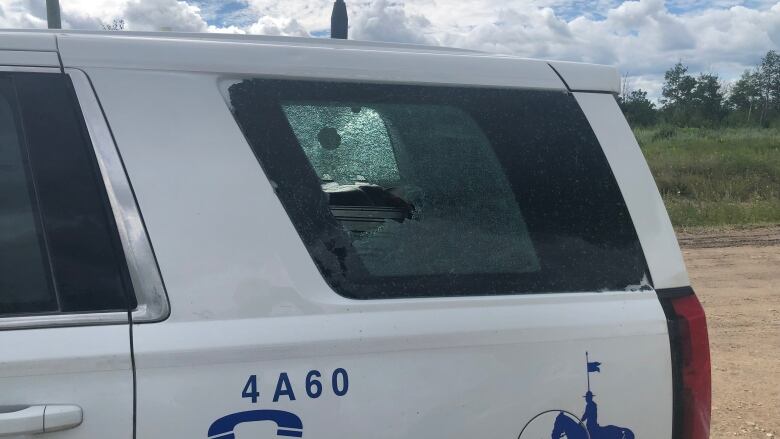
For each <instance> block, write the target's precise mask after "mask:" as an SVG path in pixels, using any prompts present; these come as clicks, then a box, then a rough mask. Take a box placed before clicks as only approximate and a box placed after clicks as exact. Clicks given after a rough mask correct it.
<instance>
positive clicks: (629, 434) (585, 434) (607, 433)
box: [518, 352, 634, 439]
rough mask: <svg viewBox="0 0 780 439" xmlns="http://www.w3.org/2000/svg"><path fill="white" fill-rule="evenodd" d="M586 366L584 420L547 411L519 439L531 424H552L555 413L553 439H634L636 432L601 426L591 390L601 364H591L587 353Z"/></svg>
mask: <svg viewBox="0 0 780 439" xmlns="http://www.w3.org/2000/svg"><path fill="white" fill-rule="evenodd" d="M585 364H586V372H587V376H588V390H587V392H585V412H584V413H583V414H582V419H580V418H578V417H577V416H576V415H574V414H572V413H570V412H567V411H566V410H547V411H545V412H542V413H539V414H538V415H536V416H534V417H533V419H531V420H530V421H528V423H527V424H526V425H525V426H524V427H523V430H522V431H521V432H520V435H519V436H518V439H520V437H522V436H523V432H524V431H525V430H526V429H527V428H528V426H529V425H530V424H531V423H534V424H535V425H538V422H534V421H536V420H537V419H538V420H539V421H540V422H545V420H546V422H550V420H551V419H552V416H555V413H557V416H555V419H554V421H553V422H552V424H553V425H552V432H551V433H550V437H551V438H552V439H562V438H566V439H634V432H633V431H631V430H630V429H628V428H626V427H618V426H615V425H605V426H601V425H599V422H598V405H596V401H595V400H594V399H593V397H594V396H596V395H594V394H593V392H592V391H591V390H590V374H591V373H600V372H601V363H600V362H598V361H594V362H591V361H590V358H589V356H588V353H587V352H585ZM546 425H550V424H549V423H548V424H546Z"/></svg>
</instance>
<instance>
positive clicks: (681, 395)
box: [659, 289, 712, 439]
mask: <svg viewBox="0 0 780 439" xmlns="http://www.w3.org/2000/svg"><path fill="white" fill-rule="evenodd" d="M688 291H689V294H687V295H680V294H679V291H678V294H675V295H674V296H676V297H671V298H668V299H663V298H662V303H664V309H665V311H666V316H667V320H668V321H669V338H670V340H671V346H672V369H673V374H674V377H675V380H674V381H675V383H674V395H675V396H674V398H675V402H674V406H675V407H674V418H675V419H674V439H708V438H709V437H710V410H711V405H712V384H711V376H710V345H709V338H708V336H707V320H706V318H705V316H704V309H703V308H702V306H701V303H700V302H699V299H697V298H696V295H695V294H693V290H691V289H688ZM659 295H660V296H661V297H663V295H662V294H661V292H659Z"/></svg>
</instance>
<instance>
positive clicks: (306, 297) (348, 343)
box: [85, 68, 672, 439]
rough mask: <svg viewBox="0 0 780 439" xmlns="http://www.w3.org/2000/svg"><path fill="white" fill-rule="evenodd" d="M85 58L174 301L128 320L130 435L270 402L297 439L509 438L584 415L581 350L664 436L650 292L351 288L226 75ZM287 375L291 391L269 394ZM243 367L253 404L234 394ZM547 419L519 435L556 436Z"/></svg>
mask: <svg viewBox="0 0 780 439" xmlns="http://www.w3.org/2000/svg"><path fill="white" fill-rule="evenodd" d="M85 70H86V71H87V73H88V75H89V76H90V77H91V79H92V81H93V84H94V87H95V89H96V91H97V94H98V96H99V98H100V100H101V102H102V105H103V107H104V109H105V111H106V115H107V119H108V121H109V123H110V125H111V128H112V130H113V133H114V135H115V138H116V142H117V144H118V147H119V150H120V152H121V154H122V157H123V160H124V163H125V166H126V168H127V172H128V175H129V177H130V180H131V182H132V184H133V187H134V190H135V193H136V195H137V198H138V203H139V207H140V209H141V212H142V214H143V216H144V220H145V224H146V226H147V228H148V233H149V236H150V238H151V241H152V243H153V246H154V249H155V253H156V255H157V258H158V261H159V266H160V270H161V273H162V276H163V279H164V281H165V284H166V289H167V292H168V294H169V298H170V302H171V309H172V312H171V316H170V318H169V319H168V320H166V321H165V322H161V323H155V324H144V325H136V326H135V328H134V354H135V361H136V368H137V369H136V377H137V386H138V387H137V407H138V414H137V429H138V433H137V434H138V436H139V437H171V438H192V437H208V434H207V433H208V430H209V427H210V426H211V425H212V423H213V422H214V421H216V420H217V419H219V418H221V417H223V416H225V415H228V414H231V413H236V412H242V411H249V410H258V409H273V410H283V411H287V412H290V413H293V414H294V415H296V416H297V417H299V418H300V419H301V421H302V424H303V437H319V438H344V437H372V438H398V437H404V438H406V437H425V438H448V439H457V438H463V439H465V438H474V437H490V438H516V437H518V436H519V434H520V432H521V430H523V428H524V427H525V426H526V424H528V423H529V421H531V420H532V419H533V418H534V417H535V416H537V415H538V414H540V413H542V412H545V411H548V410H553V411H554V412H552V413H553V414H557V413H558V412H559V411H560V410H566V411H569V412H571V413H573V414H575V415H576V416H581V415H582V412H583V409H584V399H583V395H584V394H585V391H586V389H587V382H586V377H587V374H586V366H585V353H586V351H587V352H589V355H590V358H591V361H599V362H601V363H602V366H601V372H600V373H594V374H591V387H592V389H593V391H594V393H595V394H596V400H597V402H598V404H599V422H600V423H601V424H602V425H608V424H612V425H618V426H622V427H626V428H630V429H631V430H632V431H633V433H634V434H635V435H636V436H637V437H645V438H668V437H670V436H671V428H672V425H671V423H672V422H671V421H672V409H671V407H672V404H671V402H672V387H671V372H670V353H669V342H668V336H667V329H666V321H665V318H664V314H663V311H662V309H661V306H660V304H659V302H658V299H657V297H656V295H655V293H654V292H653V291H643V292H625V291H614V292H592V293H578V294H555V295H525V296H507V297H494V298H479V297H475V298H448V299H405V300H392V301H387V300H384V301H356V300H350V299H346V298H343V297H341V296H338V295H337V294H335V293H334V292H333V291H332V290H331V289H330V287H329V286H328V285H327V284H326V283H325V281H324V280H323V279H322V276H321V275H320V274H319V272H318V270H317V268H316V267H315V265H314V263H313V262H312V259H311V257H310V256H309V254H308V253H307V251H306V249H305V248H304V246H303V244H302V242H301V240H300V238H299V237H298V235H297V233H296V231H295V229H294V227H293V226H292V224H291V223H290V221H289V219H288V218H287V216H286V214H285V212H284V209H283V208H282V206H281V204H280V203H279V201H278V199H277V198H276V196H275V195H274V192H273V187H272V184H271V183H270V182H269V181H268V180H267V179H266V178H265V176H264V174H263V172H262V170H261V168H260V166H259V164H258V163H257V160H256V158H255V157H254V155H253V153H252V151H251V149H250V147H249V146H248V145H247V143H246V141H245V140H244V138H243V136H242V134H241V132H240V130H239V129H238V127H237V125H236V123H235V121H234V120H233V118H232V115H231V114H230V111H229V109H228V107H227V105H226V104H225V101H224V99H223V97H222V95H221V93H220V91H219V87H218V85H219V83H220V81H222V80H224V79H225V78H224V77H223V76H220V75H218V74H208V73H186V72H155V71H150V70H131V69H110V68H86V69H85ZM629 146H630V145H629ZM630 160H636V157H633V158H630ZM641 214H642V212H637V213H634V211H633V210H632V216H633V215H641ZM635 221H637V218H635ZM659 233H660V231H659ZM643 244H644V241H643ZM337 368H343V369H345V370H346V371H347V372H348V374H349V389H348V392H347V393H346V394H345V395H343V396H337V395H335V394H334V392H333V391H332V389H330V387H331V386H330V378H331V372H332V371H334V370H335V369H337ZM311 370H317V371H320V372H321V373H322V377H323V378H322V382H323V385H324V390H323V394H322V395H321V396H319V397H318V398H310V397H309V396H307V393H306V388H307V386H306V375H307V373H308V372H309V371H311ZM282 373H286V374H287V377H288V378H289V381H290V386H291V388H292V390H293V392H294V394H295V397H296V398H295V400H292V398H290V397H289V395H288V396H281V397H279V398H277V399H278V401H276V402H274V394H275V393H278V389H277V387H278V385H279V381H280V379H279V377H280V374H282ZM251 375H256V376H257V382H258V390H259V397H258V400H257V402H256V403H253V402H252V401H251V400H250V399H248V398H242V390H245V384H246V383H247V380H248V378H249V377H250V376H251ZM545 416H547V415H545ZM545 416H542V417H541V418H538V419H539V420H538V421H534V422H533V423H531V425H530V426H529V427H528V430H526V433H524V434H523V438H525V437H528V438H538V437H548V436H549V435H550V432H551V430H552V428H553V425H552V423H553V419H552V418H551V417H550V416H547V417H545ZM238 430H240V432H239V431H238ZM238 430H237V437H238V438H241V437H254V436H250V434H260V433H263V434H268V435H269V436H268V437H273V434H274V432H275V430H274V427H273V426H271V425H270V424H268V423H254V424H252V425H248V424H247V425H242V426H240V427H238ZM242 435H243V436H242Z"/></svg>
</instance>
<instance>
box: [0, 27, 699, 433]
mask: <svg viewBox="0 0 780 439" xmlns="http://www.w3.org/2000/svg"><path fill="white" fill-rule="evenodd" d="M618 89H619V76H618V74H617V72H616V70H614V69H612V68H608V67H603V66H594V65H585V64H574V63H560V62H543V61H536V60H527V59H519V58H514V57H507V56H496V55H490V54H484V53H478V52H468V51H462V50H455V49H445V48H434V47H421V46H408V45H390V44H379V43H361V42H355V41H333V40H322V39H292V38H272V37H254V36H233V35H230V36H228V35H195V34H175V33H165V34H154V33H125V32H122V33H99V32H94V33H90V32H65V31H57V32H48V31H5V32H1V33H0V224H2V227H0V329H2V331H0V389H1V390H0V435H16V437H31V435H34V434H39V433H46V435H45V437H47V438H51V439H60V438H62V439H66V438H95V439H97V438H125V439H129V438H181V439H184V438H204V439H207V438H210V439H233V438H238V439H242V438H245V439H246V438H266V437H267V438H272V437H277V436H282V437H308V438H324V439H331V438H332V439H336V438H338V439H343V438H375V439H383V438H387V439H390V438H444V439H466V438H469V439H471V438H491V439H492V438H496V439H498V438H501V439H515V438H521V439H538V438H542V437H545V438H546V437H552V438H554V439H559V438H563V437H566V438H567V439H580V438H589V439H631V438H635V437H636V438H645V439H659V438H668V439H672V438H673V439H705V438H707V437H708V430H709V416H710V365H709V348H708V342H707V328H706V323H705V319H704V313H703V311H702V308H701V306H700V304H699V302H698V300H697V299H696V296H695V295H694V294H693V291H692V289H691V287H690V283H689V280H688V276H687V274H686V271H685V267H684V264H683V260H682V257H681V254H680V250H679V248H678V245H677V241H676V239H675V235H674V231H673V229H672V226H671V224H670V222H669V218H668V216H667V214H666V211H665V209H664V205H663V202H662V200H661V197H660V196H659V194H658V191H657V189H656V186H655V184H654V182H653V179H652V176H651V175H650V172H649V170H648V167H647V165H646V164H645V161H644V159H643V157H642V153H641V151H640V150H639V147H638V145H637V143H636V141H635V139H634V137H633V135H632V132H631V130H630V129H629V127H628V125H627V124H626V121H625V119H624V118H623V116H622V114H621V112H620V109H619V108H618V105H617V103H616V101H615V98H614V94H615V93H617V92H618ZM36 437H37V436H36Z"/></svg>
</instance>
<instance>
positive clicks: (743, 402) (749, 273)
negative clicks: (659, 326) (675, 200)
mask: <svg viewBox="0 0 780 439" xmlns="http://www.w3.org/2000/svg"><path fill="white" fill-rule="evenodd" d="M679 239H680V244H681V246H682V248H683V254H684V256H685V260H686V263H687V265H688V272H689V274H690V276H691V282H692V285H693V288H694V289H695V290H696V293H697V295H698V296H699V298H700V299H701V300H702V302H703V305H704V308H705V311H706V312H707V319H708V326H709V333H710V349H711V353H712V379H713V389H712V392H713V402H712V406H713V411H712V433H711V438H712V439H726V438H734V437H743V438H761V439H767V438H773V437H780V227H768V228H761V229H750V230H726V231H708V232H696V233H691V232H687V233H686V232H681V233H680V234H679Z"/></svg>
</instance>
